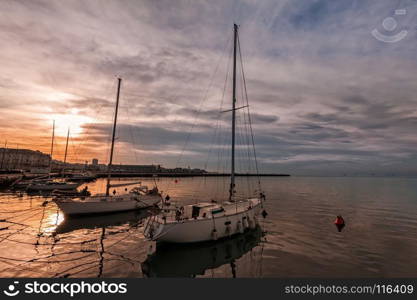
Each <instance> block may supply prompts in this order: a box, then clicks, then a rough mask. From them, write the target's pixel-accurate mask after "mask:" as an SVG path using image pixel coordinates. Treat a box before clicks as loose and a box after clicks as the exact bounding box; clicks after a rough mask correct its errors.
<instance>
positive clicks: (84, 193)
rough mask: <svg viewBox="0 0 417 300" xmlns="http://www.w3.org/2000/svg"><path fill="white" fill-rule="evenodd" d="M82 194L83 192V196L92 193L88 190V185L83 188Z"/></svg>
mask: <svg viewBox="0 0 417 300" xmlns="http://www.w3.org/2000/svg"><path fill="white" fill-rule="evenodd" d="M80 194H81V195H82V196H90V195H91V194H90V192H89V191H88V186H85V187H84V188H83V189H82V190H81V192H80Z"/></svg>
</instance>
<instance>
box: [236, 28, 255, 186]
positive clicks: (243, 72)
mask: <svg viewBox="0 0 417 300" xmlns="http://www.w3.org/2000/svg"><path fill="white" fill-rule="evenodd" d="M237 45H238V50H239V60H240V65H241V69H242V77H243V86H244V88H245V97H246V105H247V108H248V120H249V128H250V132H251V139H252V148H253V156H254V158H255V168H256V174H257V177H258V185H259V189H261V178H260V176H259V167H258V159H257V156H256V147H255V138H254V135H253V128H252V120H251V116H250V108H249V99H248V91H247V88H246V77H245V71H244V68H243V61H242V51H241V49H240V41H239V34H238V35H237Z"/></svg>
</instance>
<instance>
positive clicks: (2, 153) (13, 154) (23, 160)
mask: <svg viewBox="0 0 417 300" xmlns="http://www.w3.org/2000/svg"><path fill="white" fill-rule="evenodd" d="M50 160H51V157H50V155H48V154H45V153H42V152H40V151H33V150H28V149H13V148H0V169H1V170H13V169H21V170H30V169H33V168H46V167H48V166H49V163H50Z"/></svg>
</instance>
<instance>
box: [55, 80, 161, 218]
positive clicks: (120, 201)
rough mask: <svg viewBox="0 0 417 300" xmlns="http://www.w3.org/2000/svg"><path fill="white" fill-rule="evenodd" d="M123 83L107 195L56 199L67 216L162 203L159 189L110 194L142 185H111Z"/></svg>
mask: <svg viewBox="0 0 417 300" xmlns="http://www.w3.org/2000/svg"><path fill="white" fill-rule="evenodd" d="M121 81H122V79H121V78H118V85H117V96H116V108H115V115H114V123H113V132H112V141H111V148H110V158H109V164H108V167H107V172H108V176H107V185H106V193H105V194H98V195H92V196H87V197H73V198H72V197H61V196H58V197H55V198H54V201H55V203H56V204H57V205H58V207H59V208H60V209H61V210H62V211H63V212H64V214H66V215H86V214H97V213H110V212H121V211H128V210H135V209H142V208H146V207H151V206H154V205H156V204H157V203H158V202H160V201H161V194H160V193H159V191H158V188H157V187H155V188H153V189H151V190H148V188H147V187H146V186H142V185H140V186H138V187H135V188H133V189H132V190H131V191H130V192H129V193H125V194H117V192H116V190H114V191H113V194H112V195H111V194H110V188H112V187H120V186H126V185H134V184H136V185H137V184H140V183H139V182H129V183H122V184H113V185H112V184H110V180H111V168H112V163H113V152H114V142H115V135H116V124H117V113H118V108H119V96H120V86H121ZM79 184H81V183H79Z"/></svg>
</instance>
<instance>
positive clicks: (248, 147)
mask: <svg viewBox="0 0 417 300" xmlns="http://www.w3.org/2000/svg"><path fill="white" fill-rule="evenodd" d="M240 73H241V75H242V68H240ZM239 79H240V82H241V85H240V89H241V95H242V102H243V104H244V95H245V93H244V89H243V77H242V76H241V77H240V78H239ZM242 115H243V128H244V131H245V134H244V138H245V141H244V143H245V146H246V154H247V157H248V162H247V168H248V173H249V174H252V164H251V150H250V142H249V130H248V122H247V119H246V113H245V111H243V112H242ZM250 179H251V178H250V177H249V176H246V181H247V185H248V192H249V194H250V191H252V190H253V187H252V180H250Z"/></svg>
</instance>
